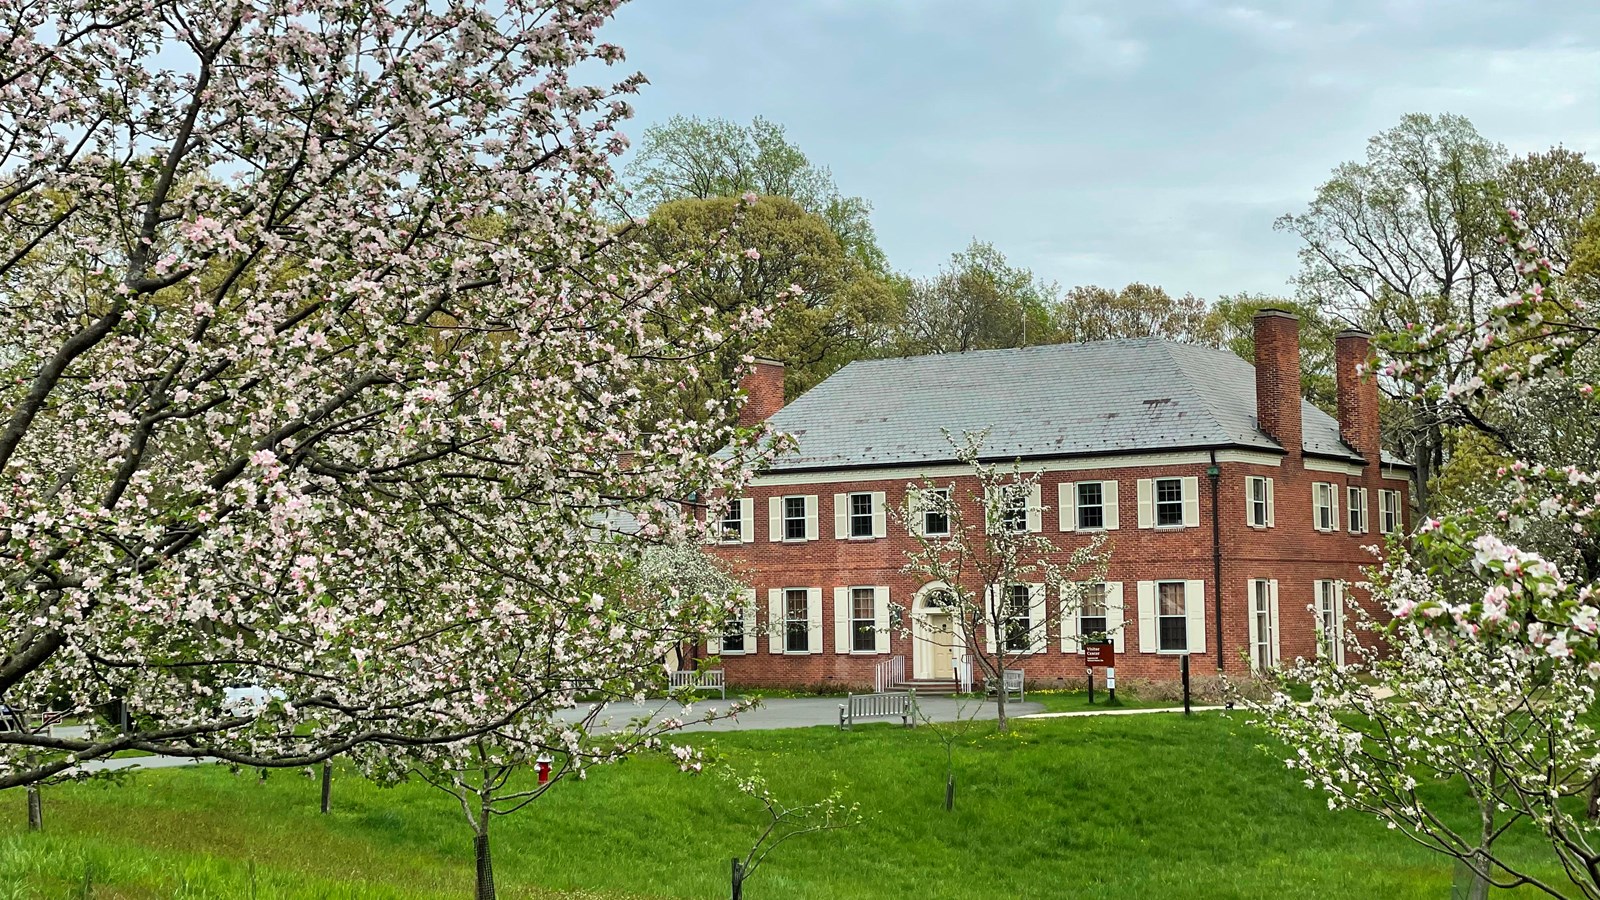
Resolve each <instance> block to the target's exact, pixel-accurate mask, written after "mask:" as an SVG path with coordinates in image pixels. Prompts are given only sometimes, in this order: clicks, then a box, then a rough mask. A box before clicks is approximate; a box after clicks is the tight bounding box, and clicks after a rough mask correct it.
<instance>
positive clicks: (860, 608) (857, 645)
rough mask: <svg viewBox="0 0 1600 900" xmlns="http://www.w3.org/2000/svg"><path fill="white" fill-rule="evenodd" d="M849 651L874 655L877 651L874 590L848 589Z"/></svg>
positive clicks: (876, 618) (876, 612)
mask: <svg viewBox="0 0 1600 900" xmlns="http://www.w3.org/2000/svg"><path fill="white" fill-rule="evenodd" d="M850 650H851V651H852V652H854V653H876V652H877V650H878V592H877V589H876V588H870V587H858V588H851V589H850Z"/></svg>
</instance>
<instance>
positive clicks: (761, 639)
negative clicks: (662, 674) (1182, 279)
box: [707, 310, 1410, 686]
mask: <svg viewBox="0 0 1600 900" xmlns="http://www.w3.org/2000/svg"><path fill="white" fill-rule="evenodd" d="M1298 332H1299V323H1298V321H1297V320H1296V319H1295V317H1294V316H1292V315H1290V314H1289V313H1286V312H1281V311H1278V310H1265V311H1263V312H1261V313H1260V314H1258V315H1257V316H1256V319H1255V346H1256V363H1255V366H1254V367H1253V368H1252V366H1251V365H1250V364H1249V363H1248V362H1246V361H1244V360H1242V359H1239V358H1238V357H1237V356H1235V355H1234V354H1232V353H1229V352H1227V351H1223V350H1216V349H1211V348H1206V347H1198V346H1193V345H1186V344H1175V343H1169V342H1165V341H1158V340H1119V341H1107V342H1101V343H1092V344H1064V345H1056V346H1046V347H1029V348H1024V349H1016V350H992V351H977V352H971V353H960V354H949V355H941V356H925V357H912V358H904V359H884V360H869V361H861V362H855V363H851V364H850V365H848V366H846V367H845V368H844V369H842V370H840V371H839V372H838V373H836V374H835V375H833V376H832V377H831V378H829V379H827V380H826V381H824V382H823V383H822V384H820V385H818V386H817V387H815V388H813V389H812V390H811V391H810V392H808V393H806V394H805V395H804V396H802V397H801V398H799V399H798V400H797V401H795V402H794V403H793V404H790V405H788V406H783V404H782V399H783V388H782V385H783V367H782V366H781V365H779V364H777V363H771V362H763V363H761V364H760V365H758V366H757V369H756V371H755V373H754V374H753V375H752V376H751V379H750V381H749V382H748V383H747V385H746V387H747V389H748V391H749V394H750V403H749V405H748V406H747V408H746V416H747V417H749V420H754V419H762V418H770V419H771V421H772V423H773V424H774V425H775V426H776V427H777V428H778V429H779V430H781V431H784V432H787V433H789V434H791V435H793V436H794V438H795V439H796V441H797V443H798V449H797V451H795V452H792V453H790V454H787V455H785V456H784V457H783V458H782V459H780V460H779V461H777V462H776V463H775V464H774V465H773V466H772V467H771V468H770V469H769V470H768V471H766V472H765V473H764V474H762V475H761V476H760V477H758V478H757V479H756V480H755V482H754V483H753V485H752V486H751V488H750V489H749V492H748V494H747V496H745V497H742V498H740V499H739V501H738V502H737V503H732V504H730V505H729V513H728V516H727V519H726V520H725V521H724V523H723V527H722V529H720V532H719V533H720V534H722V535H723V537H724V540H723V541H722V542H721V543H719V544H718V545H716V547H715V552H717V553H718V554H719V555H721V556H723V557H724V558H726V559H728V560H729V561H731V562H733V563H734V564H735V566H736V567H737V568H738V569H739V570H740V572H741V574H742V575H743V576H744V577H746V578H747V579H748V581H749V583H750V584H751V585H752V589H751V590H750V591H749V592H748V594H747V602H746V604H745V607H744V609H743V613H742V616H741V617H740V618H738V619H736V620H734V621H731V622H730V623H729V627H728V629H727V633H726V634H725V635H724V636H723V637H722V638H721V639H720V640H714V641H712V642H711V645H710V646H709V647H708V648H707V649H708V650H709V651H710V652H712V653H717V654H719V655H720V656H721V658H722V664H723V667H724V668H725V670H726V672H727V678H728V680H729V682H730V683H735V684H748V685H767V686H812V685H840V686H862V685H870V684H872V683H873V680H874V672H875V668H876V667H877V666H878V664H879V663H881V662H883V661H884V660H886V659H892V658H893V657H895V656H902V657H904V666H905V672H906V676H907V678H908V679H914V680H928V681H943V680H946V679H949V678H950V673H951V671H952V666H954V665H957V664H959V663H960V658H961V650H960V648H959V646H950V644H951V642H950V641H947V640H928V639H918V637H919V636H925V635H928V634H936V633H938V632H939V631H940V629H939V628H937V627H934V628H932V629H928V628H927V627H926V626H927V624H928V622H929V621H930V618H929V617H937V616H940V615H947V614H948V613H947V612H941V609H940V607H939V604H938V594H939V587H940V585H936V584H923V583H920V582H919V580H918V579H917V578H915V577H913V576H910V575H907V574H905V573H903V572H902V571H901V570H902V568H903V566H904V565H905V562H906V552H907V551H908V550H911V549H914V547H915V546H916V541H915V538H913V537H912V536H911V535H910V534H908V533H906V526H905V525H897V523H896V520H895V517H893V516H890V515H888V514H887V511H888V509H889V508H890V507H891V506H897V507H898V508H900V509H905V508H907V507H906V506H905V504H906V503H907V499H908V489H912V486H913V485H922V484H924V480H925V479H927V480H930V481H932V482H934V483H937V484H953V486H954V490H955V494H954V496H955V497H956V498H957V502H969V503H973V502H974V501H973V500H972V499H971V498H972V495H973V493H974V491H975V490H976V479H975V478H974V477H973V476H972V475H971V474H970V470H969V469H965V468H964V467H963V466H961V465H959V464H957V463H956V462H955V461H954V460H953V459H952V454H951V450H950V446H949V443H948V442H947V441H946V440H945V438H944V437H943V434H942V432H941V429H942V428H943V429H949V430H950V431H951V432H952V433H955V434H958V435H959V434H960V433H962V432H963V431H976V430H979V429H983V428H988V429H990V433H989V437H988V439H987V441H986V443H985V456H986V457H987V458H989V459H992V460H995V461H1005V462H1009V461H1011V460H1020V461H1021V462H1022V466H1023V469H1024V470H1025V471H1028V472H1033V471H1038V472H1041V473H1042V478H1041V485H1040V488H1039V490H1038V492H1037V494H1038V495H1037V496H1035V497H1034V498H1032V503H1031V504H1030V505H1031V506H1035V507H1042V508H1043V510H1042V512H1039V511H1037V510H1035V511H1034V512H1032V513H1030V514H1029V515H1027V516H1018V517H1017V520H1016V526H1017V527H1019V528H1021V527H1026V528H1028V529H1029V530H1032V531H1037V532H1041V533H1043V534H1046V535H1048V536H1049V537H1050V538H1051V539H1052V540H1053V541H1055V542H1057V544H1058V545H1059V546H1060V547H1061V548H1062V549H1063V551H1067V552H1070V550H1071V549H1073V548H1075V547H1079V546H1082V545H1083V544H1085V543H1087V542H1088V541H1089V540H1090V537H1091V535H1093V534H1096V533H1104V534H1106V535H1107V537H1108V539H1109V549H1110V562H1109V567H1108V571H1107V574H1106V577H1105V582H1104V584H1103V586H1096V587H1094V588H1092V590H1093V591H1094V592H1095V593H1094V595H1093V596H1095V597H1096V598H1100V597H1103V599H1104V602H1103V605H1102V606H1100V607H1099V608H1092V607H1091V608H1089V609H1086V610H1084V611H1083V613H1082V615H1084V616H1086V617H1087V618H1083V619H1081V620H1080V618H1079V616H1076V615H1075V616H1070V617H1058V616H1056V615H1055V614H1054V613H1053V612H1052V611H1051V608H1050V607H1049V606H1048V605H1047V604H1050V603H1051V602H1053V601H1052V600H1051V598H1048V597H1045V596H1044V591H1043V590H1042V586H1029V585H1017V586H1014V590H1015V592H1016V593H1015V595H1014V597H1015V602H1016V604H1017V612H1018V613H1019V614H1021V613H1022V612H1023V611H1024V608H1025V609H1026V613H1027V615H1028V616H1029V617H1030V618H1031V619H1032V620H1033V621H1034V622H1035V623H1038V622H1048V630H1047V631H1046V630H1042V629H1041V630H1037V634H1039V635H1042V637H1036V638H1035V639H1034V640H1032V641H1031V642H1029V644H1028V646H1026V647H1023V648H1019V652H1020V653H1022V654H1023V655H1024V657H1025V658H1024V659H1022V661H1021V662H1020V663H1019V664H1018V665H1019V666H1020V667H1021V668H1023V669H1024V670H1025V671H1026V673H1027V678H1028V681H1029V682H1030V683H1033V684H1049V683H1053V682H1056V681H1059V680H1061V679H1064V678H1069V677H1070V678H1073V679H1079V678H1081V677H1082V675H1083V670H1084V666H1083V657H1082V647H1081V642H1080V641H1079V640H1078V636H1079V635H1080V634H1083V633H1088V632H1093V631H1100V630H1108V631H1112V632H1114V633H1115V634H1116V638H1115V644H1116V645H1117V671H1118V674H1119V675H1122V676H1124V677H1130V676H1131V677H1147V678H1171V677H1175V676H1176V673H1177V670H1178V666H1177V659H1176V657H1177V656H1179V655H1181V654H1183V653H1189V654H1192V655H1194V657H1195V658H1194V659H1192V660H1191V665H1194V664H1197V663H1198V665H1196V666H1195V671H1197V672H1207V671H1215V670H1216V669H1217V668H1224V669H1226V671H1228V672H1231V673H1239V672H1244V671H1248V670H1249V668H1250V667H1251V666H1259V665H1272V664H1274V663H1276V662H1277V661H1279V660H1292V659H1293V658H1295V657H1296V656H1309V655H1311V654H1313V653H1315V652H1316V630H1317V627H1318V624H1319V619H1322V620H1323V621H1324V627H1326V625H1328V624H1333V625H1334V626H1335V627H1337V618H1338V617H1337V616H1336V615H1335V613H1334V610H1335V609H1336V608H1337V601H1338V599H1339V597H1340V596H1342V592H1344V591H1346V590H1353V589H1352V588H1347V587H1346V585H1345V582H1351V583H1353V582H1357V581H1359V580H1361V574H1360V570H1361V567H1363V566H1366V565H1370V564H1371V563H1372V561H1373V557H1372V555H1371V553H1370V552H1369V551H1368V550H1366V549H1365V548H1366V547H1369V546H1371V545H1374V544H1379V543H1381V541H1382V535H1383V534H1386V533H1388V532H1390V531H1394V530H1396V529H1404V528H1405V516H1406V509H1407V506H1408V503H1409V497H1408V496H1407V493H1408V490H1409V483H1410V468H1409V466H1407V465H1406V464H1405V463H1404V462H1402V461H1400V460H1398V459H1395V458H1393V457H1390V456H1388V455H1386V454H1384V453H1383V452H1382V451H1381V449H1380V446H1379V433H1378V392H1377V386H1376V384H1375V383H1374V381H1373V380H1372V379H1371V378H1370V377H1366V378H1362V377H1359V376H1358V374H1357V366H1358V364H1359V363H1361V362H1362V361H1364V360H1365V359H1366V358H1367V355H1368V350H1369V345H1368V336H1367V335H1366V334H1364V333H1361V332H1357V331H1346V332H1344V333H1342V334H1340V335H1339V336H1338V345H1337V354H1336V359H1337V384H1338V411H1339V415H1338V418H1337V419H1335V418H1334V417H1332V416H1329V415H1328V414H1327V413H1325V412H1323V411H1322V410H1320V409H1317V408H1316V407H1314V406H1312V405H1311V404H1310V403H1308V402H1306V401H1305V400H1304V399H1303V398H1302V396H1301V391H1300V347H1299V333H1298ZM978 515H980V516H981V513H978ZM967 518H968V521H979V520H981V519H974V518H973V517H972V516H970V515H969V516H968V517H967ZM909 520H910V521H909V522H908V523H907V524H909V526H910V527H915V528H921V529H924V530H925V531H926V533H928V534H929V535H930V536H933V535H937V534H938V533H939V529H940V528H942V527H948V525H947V523H945V522H943V521H941V517H939V516H938V515H937V513H927V514H924V515H911V516H909ZM1054 602H1059V601H1054ZM895 607H898V608H899V611H898V612H895V611H894V608H895ZM1091 613H1098V614H1099V615H1090V614H1091ZM1101 616H1103V618H1104V621H1102V620H1101ZM891 621H903V622H907V623H909V625H910V627H911V628H912V629H913V633H912V634H905V633H903V631H902V630H901V629H892V628H890V627H888V626H889V624H890V622H891ZM933 621H935V622H936V623H937V620H936V619H935V620H933Z"/></svg>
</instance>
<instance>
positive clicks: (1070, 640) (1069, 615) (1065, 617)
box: [1061, 584, 1083, 653]
mask: <svg viewBox="0 0 1600 900" xmlns="http://www.w3.org/2000/svg"><path fill="white" fill-rule="evenodd" d="M1077 588H1078V590H1079V591H1080V592H1081V591H1082V590H1083V586H1082V585H1078V586H1077ZM1072 590H1073V585H1070V584H1063V585H1061V652H1062V653H1076V652H1078V648H1079V647H1080V646H1082V642H1081V641H1080V640H1079V637H1080V635H1079V634H1078V612H1079V611H1080V610H1081V609H1082V608H1083V598H1082V596H1081V593H1080V596H1079V599H1078V602H1077V603H1073V602H1071V601H1070V600H1068V599H1067V595H1068V594H1070V593H1072Z"/></svg>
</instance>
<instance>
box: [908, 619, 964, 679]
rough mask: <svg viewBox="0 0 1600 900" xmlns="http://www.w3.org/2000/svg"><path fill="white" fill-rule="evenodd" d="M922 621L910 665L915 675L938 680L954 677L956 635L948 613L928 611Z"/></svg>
mask: <svg viewBox="0 0 1600 900" xmlns="http://www.w3.org/2000/svg"><path fill="white" fill-rule="evenodd" d="M923 622H924V626H923V629H922V634H921V635H919V636H918V640H917V642H916V651H915V652H916V659H915V661H914V664H913V666H912V669H913V671H914V673H915V675H916V677H917V678H928V679H940V680H943V679H948V678H952V677H954V668H953V663H954V660H955V642H956V636H955V632H954V631H953V630H952V628H951V624H952V622H951V618H950V614H949V613H947V612H935V613H928V614H927V615H926V616H925V617H924V619H923Z"/></svg>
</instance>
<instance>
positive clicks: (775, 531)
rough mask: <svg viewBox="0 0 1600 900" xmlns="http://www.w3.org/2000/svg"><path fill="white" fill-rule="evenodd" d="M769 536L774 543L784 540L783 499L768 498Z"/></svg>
mask: <svg viewBox="0 0 1600 900" xmlns="http://www.w3.org/2000/svg"><path fill="white" fill-rule="evenodd" d="M767 536H768V537H770V538H771V539H772V540H774V541H781V540H783V498H782V497H768V498H767Z"/></svg>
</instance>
